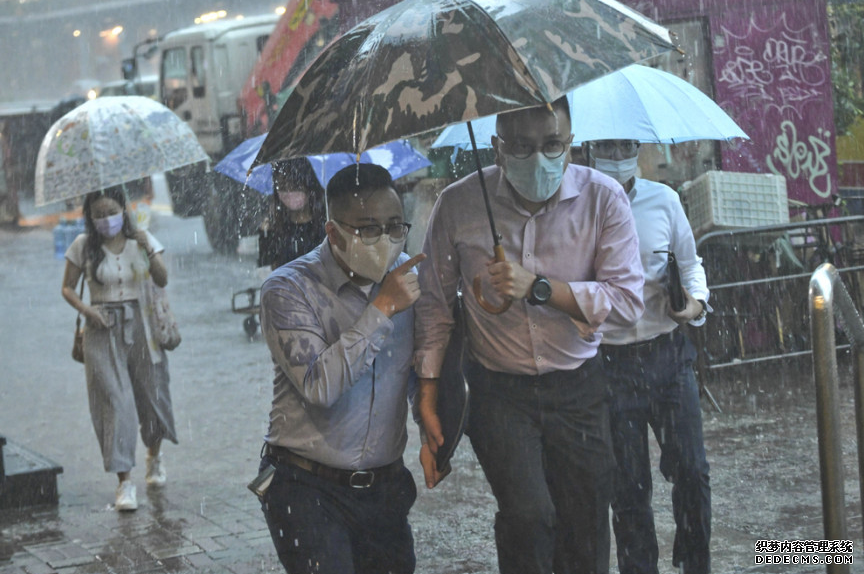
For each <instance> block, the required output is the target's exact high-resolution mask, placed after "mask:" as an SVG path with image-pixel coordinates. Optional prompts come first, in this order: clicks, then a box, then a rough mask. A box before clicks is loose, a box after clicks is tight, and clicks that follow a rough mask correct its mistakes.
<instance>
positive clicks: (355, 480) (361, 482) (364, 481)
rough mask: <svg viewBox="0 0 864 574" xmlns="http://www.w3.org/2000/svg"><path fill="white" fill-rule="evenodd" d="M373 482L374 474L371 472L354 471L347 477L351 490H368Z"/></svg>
mask: <svg viewBox="0 0 864 574" xmlns="http://www.w3.org/2000/svg"><path fill="white" fill-rule="evenodd" d="M373 482H375V472H374V471H372V470H356V471H354V472H352V473H351V476H349V477H348V486H350V487H351V488H369V487H370V486H372V483H373Z"/></svg>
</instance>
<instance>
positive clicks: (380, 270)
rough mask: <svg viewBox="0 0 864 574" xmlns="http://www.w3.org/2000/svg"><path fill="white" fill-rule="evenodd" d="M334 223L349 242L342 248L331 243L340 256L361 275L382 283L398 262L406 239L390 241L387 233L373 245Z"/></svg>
mask: <svg viewBox="0 0 864 574" xmlns="http://www.w3.org/2000/svg"><path fill="white" fill-rule="evenodd" d="M331 221H332V220H331ZM332 223H333V225H334V226H336V229H338V230H339V235H341V236H342V238H343V239H344V240H345V243H346V244H347V248H346V249H345V250H342V249H339V248H338V247H337V246H336V245H335V244H333V243H330V246H331V247H332V248H333V250H334V251H335V252H336V253H337V254H338V255H339V258H340V259H342V261H343V262H344V263H345V264H346V265H347V266H348V269H350V270H351V271H353V272H354V273H356V274H357V275H359V276H360V277H363V278H365V279H370V280H372V281H374V282H375V283H381V280H382V279H384V276H385V275H386V274H387V271H389V270H390V268H391V267H392V266H393V264H394V263H396V259H398V258H399V254H400V253H402V247H403V246H404V245H405V240H404V239H403V240H402V241H399V242H398V243H393V242H392V241H390V236H389V235H387V234H386V233H385V234H382V235H381V237H379V238H378V241H377V242H375V243H373V244H372V245H365V244H364V243H363V241H362V240H361V239H360V236H359V235H357V234H355V233H349V232H348V231H345V230H344V229H342V226H341V225H340V224H339V223H336V222H335V221H332Z"/></svg>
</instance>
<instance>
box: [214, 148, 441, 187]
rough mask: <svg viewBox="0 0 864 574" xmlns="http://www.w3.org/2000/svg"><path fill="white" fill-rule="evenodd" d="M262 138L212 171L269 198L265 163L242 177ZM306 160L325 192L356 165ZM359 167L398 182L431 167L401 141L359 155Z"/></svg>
mask: <svg viewBox="0 0 864 574" xmlns="http://www.w3.org/2000/svg"><path fill="white" fill-rule="evenodd" d="M266 137H267V134H263V135H260V136H257V137H254V138H250V139H248V140H246V141H244V142H243V143H241V144H240V145H238V146H237V147H236V148H234V149H233V150H231V152H230V153H229V154H228V155H226V156H225V157H224V158H222V161H220V162H219V163H217V164H216V167H215V168H214V169H215V170H216V171H218V172H219V173H221V174H224V175H227V176H228V177H230V178H232V179H235V180H237V181H239V182H241V183H243V184H245V185H247V186H248V187H251V188H252V189H254V190H256V191H259V192H261V193H263V194H264V195H272V194H273V168H272V167H271V165H270V164H269V163H268V164H264V165H259V166H258V167H256V168H255V169H254V170H252V173H251V174H249V177H248V178H247V176H246V174H247V172H248V171H249V166H251V165H252V161H253V160H254V159H255V156H257V155H258V150H259V149H261V143H262V142H263V141H264V139H265V138H266ZM306 159H308V160H309V163H311V164H312V169H313V170H314V171H315V175H316V176H317V177H318V181H319V182H321V187H324V188H325V189H326V188H327V182H328V181H330V178H331V177H333V174H335V173H336V172H337V171H339V170H340V169H342V168H343V167H345V166H348V165H351V164H353V163H355V162H356V161H357V160H356V156H353V155H351V154H347V153H332V154H326V155H313V156H309V157H308V158H306ZM360 163H374V164H377V165H380V166H381V167H383V168H384V169H386V170H387V171H389V172H390V175H391V176H392V177H393V179H399V178H400V177H402V176H403V175H407V174H409V173H412V172H415V171H417V170H418V169H423V168H424V167H428V166H430V165H432V163H431V162H430V161H429V160H428V159H426V158H425V157H424V156H423V154H421V153H420V152H418V151H417V150H416V149H414V148H413V147H412V146H411V144H409V143H408V142H407V141H405V140H398V141H394V142H390V143H388V144H384V145H380V146H378V147H375V148H372V149H370V150H367V151H365V152H363V153H362V154H360Z"/></svg>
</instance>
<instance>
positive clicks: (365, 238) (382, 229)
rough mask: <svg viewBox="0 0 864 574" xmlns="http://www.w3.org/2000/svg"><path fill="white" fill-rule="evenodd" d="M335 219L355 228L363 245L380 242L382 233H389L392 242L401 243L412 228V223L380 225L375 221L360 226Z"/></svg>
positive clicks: (341, 223)
mask: <svg viewBox="0 0 864 574" xmlns="http://www.w3.org/2000/svg"><path fill="white" fill-rule="evenodd" d="M334 221H336V223H338V224H340V225H344V226H345V227H350V228H351V229H353V230H354V234H355V235H359V236H360V241H362V242H363V245H375V244H376V243H378V240H379V239H381V235H383V234H387V237H389V238H390V242H391V243H399V242H400V241H402V240H404V239H405V238H406V237H407V236H408V232H409V231H410V230H411V224H410V223H388V224H387V225H378V224H377V223H373V224H372V225H361V226H360V227H358V226H356V225H351V224H350V223H345V222H344V221H339V220H336V219H334Z"/></svg>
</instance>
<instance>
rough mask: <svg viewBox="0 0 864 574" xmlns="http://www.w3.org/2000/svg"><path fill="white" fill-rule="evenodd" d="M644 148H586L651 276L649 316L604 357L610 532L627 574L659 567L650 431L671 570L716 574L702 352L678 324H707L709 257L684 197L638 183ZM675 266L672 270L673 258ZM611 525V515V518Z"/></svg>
mask: <svg viewBox="0 0 864 574" xmlns="http://www.w3.org/2000/svg"><path fill="white" fill-rule="evenodd" d="M639 148H640V144H639V142H638V141H636V140H633V139H606V140H597V141H591V142H586V143H585V144H584V145H583V148H582V149H583V153H584V154H585V159H586V160H587V161H588V163H589V165H590V166H591V167H593V168H595V169H597V170H599V171H601V172H602V173H604V174H606V175H608V176H609V177H611V178H612V179H614V180H616V181H617V182H618V183H620V184H621V185H622V186H623V187H624V191H626V192H627V197H628V199H629V204H630V209H631V211H632V212H633V219H634V221H635V222H636V231H637V233H638V234H639V255H640V258H641V260H642V268H643V269H644V273H645V286H644V288H643V299H644V302H645V313H644V314H643V315H642V318H641V319H640V320H639V322H638V323H636V325H634V326H632V327H629V328H624V329H621V328H619V329H609V330H607V331H606V332H605V333H604V334H603V343H602V344H601V345H600V354H601V356H602V357H603V379H605V383H606V385H607V386H608V388H609V392H610V396H611V400H610V426H611V429H612V446H613V449H614V452H615V461H616V464H617V468H616V471H615V473H614V481H613V484H614V493H613V497H612V513H613V514H612V526H613V529H614V531H615V540H616V545H617V548H618V570H619V572H621V574H650V573H652V572H653V573H655V574H656V572H657V571H658V570H657V560H658V554H659V551H658V548H657V534H656V532H655V529H654V513H653V510H652V508H651V491H652V488H651V457H650V453H649V449H648V431H649V428H650V429H651V430H652V431H653V432H654V436H655V437H656V438H657V442H658V443H659V445H660V472H661V473H662V474H663V477H664V478H666V480H668V481H669V482H671V483H672V485H673V486H672V510H673V514H674V517H675V526H676V532H675V543H674V546H673V550H672V563H673V564H674V565H675V566H678V567H680V568H681V572H682V573H683V574H708V573H709V572H710V571H711V555H710V549H709V545H710V541H711V487H710V484H709V476H708V470H709V469H708V461H707V460H706V457H705V445H704V443H703V440H702V414H701V411H700V408H699V385H698V384H697V382H696V375H695V373H694V372H693V362H694V361H695V360H696V349H695V348H694V347H693V345H692V344H691V342H690V340H689V339H688V338H687V336H686V335H685V334H684V333H683V332H682V330H681V329H679V328H678V327H679V325H684V324H686V323H689V324H690V325H692V326H693V327H699V326H702V325H704V324H705V318H706V314H707V312H708V311H709V310H710V309H709V307H708V304H707V302H706V301H707V300H708V294H709V293H708V287H707V281H706V277H705V269H704V268H703V267H702V258H701V257H699V255H698V253H697V252H696V242H695V240H694V238H693V231H692V230H691V228H690V224H689V222H688V221H687V216H686V215H685V213H684V208H683V207H682V206H681V200H680V199H679V198H678V194H677V193H675V191H674V190H672V189H670V188H669V187H668V186H666V185H663V184H662V183H657V182H653V181H649V180H646V179H642V178H640V177H636V172H637V170H638V160H639ZM670 252H671V253H674V254H675V259H676V261H677V267H678V269H674V268H670V266H669V253H670ZM679 270H680V285H681V287H682V288H683V289H681V291H683V305H681V306H680V308H677V309H676V304H675V302H674V301H675V299H676V298H677V297H674V296H672V294H671V292H670V288H669V285H670V281H673V283H672V284H673V285H674V277H670V274H672V273H679ZM604 519H605V520H608V518H604Z"/></svg>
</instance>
